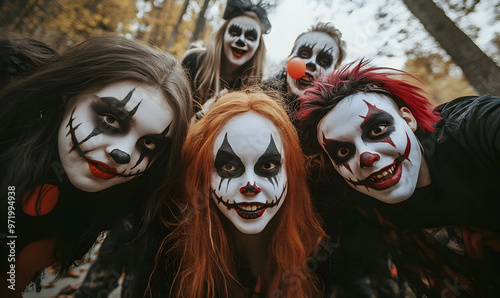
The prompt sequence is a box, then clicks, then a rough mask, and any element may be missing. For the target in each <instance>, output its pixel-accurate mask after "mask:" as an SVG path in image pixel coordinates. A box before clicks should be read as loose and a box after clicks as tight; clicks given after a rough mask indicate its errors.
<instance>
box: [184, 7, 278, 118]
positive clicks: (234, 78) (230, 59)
mask: <svg viewBox="0 0 500 298" xmlns="http://www.w3.org/2000/svg"><path fill="white" fill-rule="evenodd" d="M267 7H268V6H267V5H265V4H263V3H261V2H259V3H258V4H253V3H252V2H251V1H250V0H229V1H227V6H226V10H225V11H224V15H223V19H224V20H225V22H224V23H223V24H222V26H221V27H220V28H219V29H218V30H217V31H216V32H215V34H214V35H213V36H212V38H211V39H210V40H209V42H208V43H207V45H206V48H194V49H191V50H188V51H187V52H186V53H185V54H184V55H183V57H182V58H181V61H182V64H183V66H184V67H185V68H186V70H187V73H188V75H189V78H190V81H191V87H192V91H193V94H194V99H195V100H196V101H197V102H198V103H199V104H200V105H205V104H206V103H207V101H209V100H210V101H209V102H208V103H207V104H206V105H205V108H204V109H203V110H204V111H207V110H208V108H209V106H210V105H211V104H212V103H213V101H215V99H216V98H217V97H219V96H221V95H223V94H225V93H226V92H227V91H230V90H239V89H241V88H243V87H245V86H250V85H252V84H254V83H258V82H260V81H261V80H262V73H263V67H264V60H265V55H266V47H265V44H264V39H263V34H267V33H269V32H270V30H271V23H270V22H269V20H268V18H267V11H266V9H267ZM221 92H222V93H221ZM200 109H201V107H198V110H200ZM203 110H202V112H201V113H200V114H199V115H198V118H200V117H201V116H202V114H203V113H204V111H203Z"/></svg>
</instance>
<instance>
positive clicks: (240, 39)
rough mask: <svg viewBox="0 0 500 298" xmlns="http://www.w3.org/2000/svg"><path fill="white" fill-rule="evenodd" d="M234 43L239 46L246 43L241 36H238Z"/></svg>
mask: <svg viewBox="0 0 500 298" xmlns="http://www.w3.org/2000/svg"><path fill="white" fill-rule="evenodd" d="M236 45H237V46H239V47H244V46H245V45H246V43H245V41H244V40H243V38H242V37H241V36H240V37H238V40H237V41H236Z"/></svg>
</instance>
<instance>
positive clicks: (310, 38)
mask: <svg viewBox="0 0 500 298" xmlns="http://www.w3.org/2000/svg"><path fill="white" fill-rule="evenodd" d="M345 56H346V53H345V44H344V41H343V40H342V34H341V33H340V31H339V30H338V29H337V28H335V27H334V26H333V25H332V24H330V23H317V24H315V25H313V26H312V27H311V28H309V29H308V30H307V31H306V32H304V33H301V34H300V35H299V36H298V37H297V39H296V40H295V42H294V44H293V48H292V51H291V53H290V55H289V56H288V59H287V63H286V64H285V66H284V67H283V68H282V69H280V70H279V71H278V72H277V73H276V74H274V75H273V76H271V77H270V78H269V79H267V80H266V81H265V82H264V86H265V88H270V89H274V90H278V91H280V92H281V94H282V96H283V97H284V98H285V102H286V104H287V106H288V112H289V115H290V118H291V119H292V120H294V119H295V118H296V115H295V114H296V112H297V110H298V102H297V101H296V99H297V98H298V97H299V96H302V95H304V92H305V90H306V89H307V88H309V87H310V86H311V84H312V83H313V82H314V80H317V79H318V78H321V77H323V76H325V75H327V74H329V73H331V72H332V71H333V70H334V69H335V68H337V67H339V66H340V64H341V63H342V61H343V60H344V58H345ZM291 59H303V61H304V64H305V65H306V70H305V73H304V74H303V75H302V77H300V78H295V79H294V78H292V77H291V76H290V75H289V74H288V71H287V67H288V61H290V60H291Z"/></svg>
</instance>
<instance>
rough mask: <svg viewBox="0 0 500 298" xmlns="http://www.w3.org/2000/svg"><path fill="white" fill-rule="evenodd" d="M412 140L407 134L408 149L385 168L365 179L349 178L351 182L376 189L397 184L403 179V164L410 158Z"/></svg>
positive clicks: (383, 188)
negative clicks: (355, 179)
mask: <svg viewBox="0 0 500 298" xmlns="http://www.w3.org/2000/svg"><path fill="white" fill-rule="evenodd" d="M410 149H411V142H410V138H409V137H408V134H406V149H405V152H404V153H403V154H400V155H399V156H398V157H397V158H396V159H395V160H394V162H393V163H391V164H390V165H388V166H386V167H384V168H383V169H381V170H379V171H377V172H375V173H373V174H371V175H370V176H368V177H367V178H366V179H364V180H359V181H353V180H351V179H348V181H349V183H351V184H352V185H354V186H358V185H363V186H365V187H367V188H373V189H375V190H385V189H388V188H390V187H392V186H394V185H396V184H397V183H398V182H399V180H400V179H401V174H402V172H403V167H402V166H401V164H402V163H403V161H404V160H405V159H407V160H408V161H410V160H409V159H408V156H409V155H410Z"/></svg>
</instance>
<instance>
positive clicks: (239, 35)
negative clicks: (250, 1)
mask: <svg viewBox="0 0 500 298" xmlns="http://www.w3.org/2000/svg"><path fill="white" fill-rule="evenodd" d="M260 35H261V29H260V25H259V23H258V22H257V21H256V20H255V19H253V18H251V17H249V16H238V17H235V18H232V19H231V20H230V21H229V24H228V26H227V29H226V33H225V34H224V54H225V56H226V58H227V61H228V62H229V63H230V64H231V65H233V66H236V67H239V66H242V65H243V64H245V63H247V62H248V61H250V59H252V57H253V55H254V54H255V51H257V48H258V47H259V44H260Z"/></svg>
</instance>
